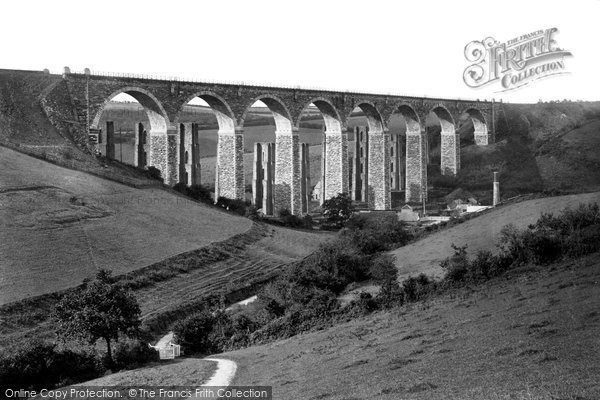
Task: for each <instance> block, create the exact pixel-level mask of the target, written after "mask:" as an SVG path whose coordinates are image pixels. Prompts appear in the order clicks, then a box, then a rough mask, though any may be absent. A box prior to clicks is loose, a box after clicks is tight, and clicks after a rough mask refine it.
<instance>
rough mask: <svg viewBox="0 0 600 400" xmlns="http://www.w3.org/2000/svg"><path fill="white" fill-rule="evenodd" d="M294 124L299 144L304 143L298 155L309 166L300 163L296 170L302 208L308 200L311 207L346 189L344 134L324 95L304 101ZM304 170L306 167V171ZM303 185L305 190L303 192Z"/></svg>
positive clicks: (334, 109) (346, 166)
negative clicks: (297, 170) (299, 180)
mask: <svg viewBox="0 0 600 400" xmlns="http://www.w3.org/2000/svg"><path fill="white" fill-rule="evenodd" d="M297 128H298V130H299V132H300V133H301V140H302V142H303V143H302V145H301V146H304V149H303V150H302V149H301V152H304V154H301V159H302V160H306V159H307V158H308V161H309V163H310V165H309V166H306V165H304V166H302V165H301V170H300V176H301V181H302V183H303V186H302V188H301V192H302V198H303V207H304V209H306V207H307V205H306V204H308V208H309V209H311V202H314V204H312V209H314V208H316V205H317V204H318V205H321V204H323V202H324V201H325V200H327V199H330V198H332V197H334V196H336V195H337V194H338V193H348V176H347V174H348V163H347V160H348V154H347V152H348V149H347V147H346V146H345V143H347V137H346V135H345V133H344V130H343V127H342V121H341V118H340V115H339V113H338V111H337V109H336V108H335V106H334V105H333V104H332V103H331V102H330V101H329V100H327V99H325V98H313V99H311V100H310V101H309V102H307V103H306V105H305V106H304V107H303V109H302V111H301V112H300V115H299V117H298V120H297ZM308 149H310V151H309V150H308ZM302 168H304V170H303V169H302ZM307 170H310V172H309V173H308V174H307V173H306V171H307ZM307 176H308V177H309V179H310V185H308V184H307V181H306V177H307ZM308 186H310V189H311V190H309V189H308ZM305 187H306V188H307V189H306V191H307V192H309V193H307V194H306V195H305V194H304V190H305V189H304V188H305Z"/></svg>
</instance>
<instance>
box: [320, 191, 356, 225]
mask: <svg viewBox="0 0 600 400" xmlns="http://www.w3.org/2000/svg"><path fill="white" fill-rule="evenodd" d="M353 212H354V206H353V205H352V200H351V199H350V197H349V196H348V194H347V193H340V194H338V195H337V196H335V197H332V198H331V199H329V200H325V202H323V215H326V216H327V220H328V221H329V222H330V223H332V224H334V225H336V226H338V227H342V226H343V225H344V223H345V222H346V221H347V220H348V219H349V218H350V216H351V215H352V213H353Z"/></svg>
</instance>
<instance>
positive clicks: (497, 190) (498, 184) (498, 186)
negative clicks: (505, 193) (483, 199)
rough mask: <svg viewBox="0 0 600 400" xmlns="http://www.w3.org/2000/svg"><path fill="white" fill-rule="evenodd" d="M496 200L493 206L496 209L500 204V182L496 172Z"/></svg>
mask: <svg viewBox="0 0 600 400" xmlns="http://www.w3.org/2000/svg"><path fill="white" fill-rule="evenodd" d="M493 196H494V199H493V203H492V204H493V205H494V207H496V205H498V203H500V182H498V173H497V172H494V195H493Z"/></svg>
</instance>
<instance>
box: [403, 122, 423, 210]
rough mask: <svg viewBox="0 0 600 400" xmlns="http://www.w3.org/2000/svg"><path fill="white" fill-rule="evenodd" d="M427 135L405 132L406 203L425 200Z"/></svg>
mask: <svg viewBox="0 0 600 400" xmlns="http://www.w3.org/2000/svg"><path fill="white" fill-rule="evenodd" d="M426 142H427V133H426V132H425V130H421V129H418V130H414V131H408V130H407V132H406V194H405V201H406V202H407V203H420V202H422V201H423V197H425V200H426V199H427V158H426V152H425V150H426Z"/></svg>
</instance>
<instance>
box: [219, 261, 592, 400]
mask: <svg viewBox="0 0 600 400" xmlns="http://www.w3.org/2000/svg"><path fill="white" fill-rule="evenodd" d="M522 272H523V271H522ZM599 282H600V256H599V255H598V254H596V255H593V256H591V257H588V258H585V259H582V260H577V261H569V262H565V263H563V264H561V265H559V266H554V267H535V268H531V270H529V271H525V272H523V274H520V275H518V274H517V273H515V274H514V276H513V277H512V278H510V279H507V278H505V279H499V280H496V281H493V282H489V283H488V284H487V285H485V286H479V287H475V288H472V289H468V290H464V291H462V292H460V293H458V294H456V295H454V296H445V297H442V298H438V299H436V300H435V301H428V302H425V303H422V304H415V305H412V306H409V307H407V308H403V309H397V310H392V311H390V312H379V313H376V314H373V315H371V316H367V317H364V318H360V319H357V320H354V321H350V322H348V323H345V324H341V325H338V326H335V327H332V328H330V329H326V330H324V331H321V332H315V333H310V334H306V335H301V336H297V337H294V338H291V339H288V340H284V341H279V342H275V343H272V344H269V345H264V346H257V347H251V348H247V349H244V350H239V351H235V352H230V353H224V354H221V355H219V357H224V358H229V359H232V360H234V361H236V362H238V364H239V365H240V368H239V369H238V374H237V377H236V379H235V381H234V384H236V385H247V384H252V385H260V384H263V385H273V388H274V390H273V392H274V395H275V397H276V398H285V399H290V400H293V399H307V398H311V399H328V400H329V399H331V400H334V399H367V398H368V399H374V398H376V399H399V398H402V399H433V398H434V399H473V400H475V399H506V398H514V399H559V398H560V399H574V398H578V399H595V398H598V396H600V383H599V382H598V379H597V377H598V376H599V374H600V363H598V360H599V359H600V350H599V349H600V347H599V346H598V344H599V343H598V337H600V314H599V312H598V307H597V305H598V301H599V300H600V286H599ZM576 396H580V397H576Z"/></svg>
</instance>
